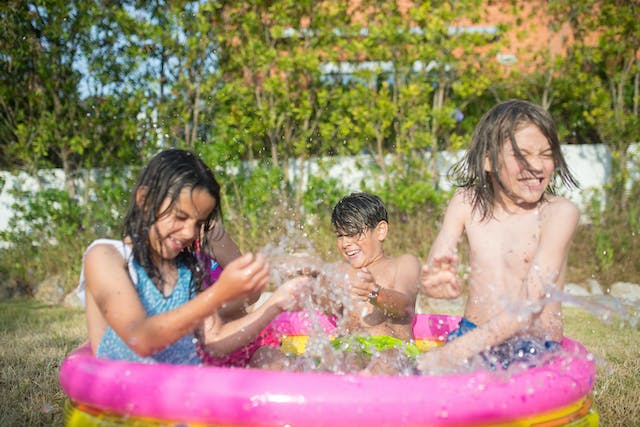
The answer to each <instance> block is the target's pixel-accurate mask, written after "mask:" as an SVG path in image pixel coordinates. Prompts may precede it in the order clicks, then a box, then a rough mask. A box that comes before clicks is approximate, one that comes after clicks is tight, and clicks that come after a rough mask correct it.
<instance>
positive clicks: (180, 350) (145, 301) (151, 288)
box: [96, 261, 201, 365]
mask: <svg viewBox="0 0 640 427" xmlns="http://www.w3.org/2000/svg"><path fill="white" fill-rule="evenodd" d="M133 266H134V268H135V271H136V273H137V276H138V280H137V282H136V291H138V295H139V296H140V300H141V301H142V305H143V306H144V309H145V310H146V312H147V314H148V315H149V316H153V315H156V314H160V313H165V312H167V311H170V310H172V309H174V308H176V307H179V306H181V305H183V304H185V303H186V302H187V301H189V300H190V299H191V271H190V270H189V268H187V267H186V266H185V265H182V264H180V265H179V266H178V282H177V283H176V287H175V288H174V289H173V292H171V295H169V296H167V297H165V296H164V295H163V294H162V293H161V292H160V291H159V290H158V288H156V286H155V285H154V284H153V282H152V281H151V279H150V278H149V276H148V275H147V272H146V271H144V269H143V268H142V267H141V266H140V265H139V264H138V263H137V262H136V261H133ZM195 343H196V338H195V335H194V334H192V333H191V334H188V335H187V336H185V337H183V338H182V339H180V340H179V341H177V342H175V343H173V344H172V345H170V346H169V347H167V348H165V349H163V350H160V351H159V352H157V353H155V354H153V355H151V356H148V357H142V356H139V355H137V354H136V353H134V352H133V351H132V350H131V348H129V346H128V345H127V344H126V343H125V342H124V341H122V339H121V338H120V337H119V336H118V334H116V332H115V331H114V330H113V329H112V328H111V327H107V329H106V331H105V333H104V335H103V336H102V339H101V340H100V344H99V345H98V350H97V352H96V355H97V356H98V357H105V358H109V359H115V360H128V361H132V362H144V363H173V364H179V365H197V364H200V363H201V362H200V358H199V357H198V355H197V353H196V345H195Z"/></svg>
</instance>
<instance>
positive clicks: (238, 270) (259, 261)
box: [212, 253, 269, 301]
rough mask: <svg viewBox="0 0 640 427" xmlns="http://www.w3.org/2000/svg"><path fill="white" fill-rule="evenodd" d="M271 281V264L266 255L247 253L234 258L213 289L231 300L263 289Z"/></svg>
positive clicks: (223, 297) (225, 298) (222, 296)
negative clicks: (268, 262)
mask: <svg viewBox="0 0 640 427" xmlns="http://www.w3.org/2000/svg"><path fill="white" fill-rule="evenodd" d="M268 283H269V264H267V262H266V260H265V258H264V256H262V255H260V254H258V255H256V256H254V255H253V254H252V253H246V254H244V255H243V256H241V257H239V258H236V259H234V260H233V261H231V262H230V263H229V265H227V266H226V267H225V269H224V270H222V274H221V275H220V278H219V279H218V281H217V282H216V285H215V286H212V289H215V290H216V291H217V292H219V293H221V298H222V299H224V300H226V301H229V300H233V299H236V298H239V297H243V296H245V295H247V294H251V293H253V292H258V291H261V290H262V289H263V288H264V287H265V286H267V284H268Z"/></svg>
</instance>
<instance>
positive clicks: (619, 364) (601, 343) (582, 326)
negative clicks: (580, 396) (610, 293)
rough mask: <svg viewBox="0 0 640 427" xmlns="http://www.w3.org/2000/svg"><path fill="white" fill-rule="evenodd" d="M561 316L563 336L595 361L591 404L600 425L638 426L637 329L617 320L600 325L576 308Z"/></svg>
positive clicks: (639, 369)
mask: <svg viewBox="0 0 640 427" xmlns="http://www.w3.org/2000/svg"><path fill="white" fill-rule="evenodd" d="M564 316H565V335H566V336H568V337H570V338H573V339H576V340H578V341H580V342H581V343H582V344H583V345H584V346H585V347H586V348H587V349H589V351H590V352H591V353H592V354H593V355H594V356H595V357H596V360H597V366H598V370H597V378H596V385H595V387H594V401H595V404H596V407H597V408H598V412H599V413H600V425H601V426H603V427H608V426H621V427H622V426H624V427H627V426H640V328H639V327H638V326H637V325H636V326H635V327H634V326H631V325H630V324H629V322H628V321H622V320H620V319H615V320H613V321H611V322H610V323H603V322H602V321H600V320H598V319H597V318H595V317H594V316H592V315H590V314H588V313H587V312H585V311H582V310H579V309H577V308H565V309H564Z"/></svg>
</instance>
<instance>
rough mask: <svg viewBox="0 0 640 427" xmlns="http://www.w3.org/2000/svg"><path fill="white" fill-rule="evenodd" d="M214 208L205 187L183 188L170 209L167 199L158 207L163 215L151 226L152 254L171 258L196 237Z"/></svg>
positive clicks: (211, 197)
mask: <svg viewBox="0 0 640 427" xmlns="http://www.w3.org/2000/svg"><path fill="white" fill-rule="evenodd" d="M215 206H216V201H215V199H214V197H213V196H212V195H211V194H210V193H209V192H208V191H207V190H205V189H204V188H195V189H192V188H188V187H186V188H184V189H182V191H181V192H180V195H179V196H178V198H177V199H176V201H175V203H174V204H173V206H171V201H170V199H169V198H167V199H165V200H164V201H163V203H162V205H161V206H160V212H163V214H162V215H161V216H160V217H159V218H158V220H157V221H156V222H155V224H153V226H152V227H151V231H150V232H149V238H150V240H151V247H152V248H153V251H154V252H155V253H156V254H157V255H158V256H159V257H160V258H161V259H174V258H175V257H177V256H178V254H179V253H180V252H181V251H182V250H183V249H184V248H185V247H188V246H190V245H191V244H193V242H194V241H195V239H196V238H197V237H198V236H199V233H200V230H201V228H202V225H203V224H204V223H205V222H206V221H207V218H208V217H209V215H210V214H211V212H212V211H213V209H214V208H215Z"/></svg>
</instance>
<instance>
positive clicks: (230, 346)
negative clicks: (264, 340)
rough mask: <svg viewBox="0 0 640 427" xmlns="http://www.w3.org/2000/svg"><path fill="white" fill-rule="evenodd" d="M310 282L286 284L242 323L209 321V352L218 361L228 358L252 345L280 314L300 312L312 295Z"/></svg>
mask: <svg viewBox="0 0 640 427" xmlns="http://www.w3.org/2000/svg"><path fill="white" fill-rule="evenodd" d="M310 280H311V278H310V277H307V276H299V277H296V278H294V279H291V280H289V281H287V282H285V283H284V284H282V285H281V286H280V287H278V288H277V289H276V290H275V292H274V293H273V294H272V295H271V296H270V297H269V299H268V300H267V301H265V302H264V304H262V305H261V306H260V307H258V308H257V309H256V310H254V311H252V312H251V313H249V314H247V315H245V316H243V317H241V318H239V319H236V320H233V321H231V322H227V323H224V321H222V319H220V318H219V317H218V316H213V317H212V318H209V319H207V321H206V322H205V325H204V328H203V330H202V337H203V340H204V345H205V347H206V349H207V351H208V352H209V353H211V354H212V355H213V356H215V357H222V356H225V355H227V354H229V353H231V352H232V351H234V350H236V349H238V348H240V347H242V346H244V345H246V344H247V343H249V342H251V341H252V340H253V339H254V338H255V337H256V336H258V334H259V333H260V331H262V330H263V329H264V328H265V326H267V324H268V323H269V322H271V320H273V319H274V318H275V317H276V316H277V315H278V314H280V313H282V312H283V311H296V310H300V309H301V303H302V298H304V297H305V296H308V295H309V292H307V290H306V289H305V288H307V287H308V286H309V283H310Z"/></svg>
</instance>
